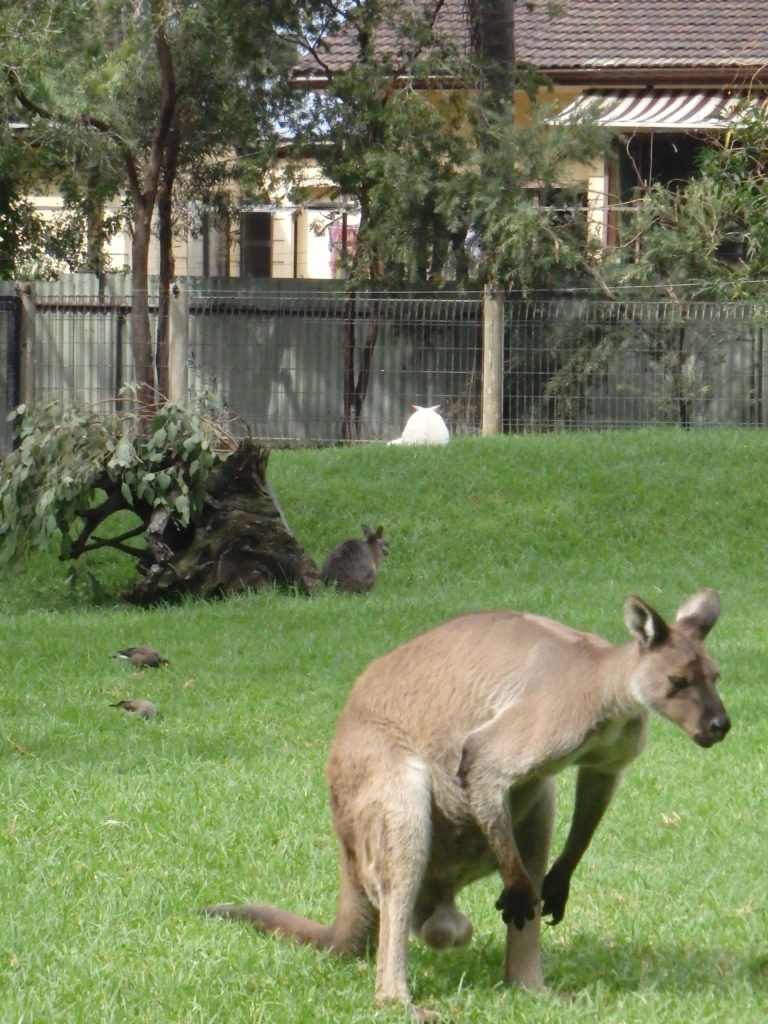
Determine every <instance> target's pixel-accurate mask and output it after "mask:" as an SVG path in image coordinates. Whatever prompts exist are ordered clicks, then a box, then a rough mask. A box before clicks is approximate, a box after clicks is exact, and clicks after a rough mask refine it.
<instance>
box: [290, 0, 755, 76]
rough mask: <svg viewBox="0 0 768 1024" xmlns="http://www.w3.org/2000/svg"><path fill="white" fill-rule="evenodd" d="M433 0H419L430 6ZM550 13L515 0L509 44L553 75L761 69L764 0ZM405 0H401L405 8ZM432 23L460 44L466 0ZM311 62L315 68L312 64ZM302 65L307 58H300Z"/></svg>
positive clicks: (342, 58)
mask: <svg viewBox="0 0 768 1024" xmlns="http://www.w3.org/2000/svg"><path fill="white" fill-rule="evenodd" d="M432 3H433V0H425V4H426V6H431V4H432ZM559 3H560V6H561V8H562V11H563V13H562V14H560V15H558V16H556V17H554V18H553V17H550V15H549V13H548V4H547V0H535V2H534V3H533V4H530V3H529V2H528V0H516V3H515V49H516V56H517V58H518V59H519V60H524V61H528V62H530V63H531V64H533V65H535V66H536V67H538V68H540V69H541V70H542V71H545V72H547V73H548V74H550V75H551V76H552V77H553V78H554V79H555V80H557V79H562V80H567V79H571V80H573V81H576V80H577V79H579V80H586V79H588V78H590V77H592V78H594V77H595V76H598V77H600V76H602V77H613V78H617V77H619V76H621V75H622V73H624V72H626V74H625V75H624V77H625V78H632V77H635V76H636V75H637V74H638V73H639V72H645V77H646V79H648V78H652V77H653V74H654V73H655V74H656V75H657V76H658V78H660V79H661V78H664V77H667V78H670V77H671V78H674V77H676V76H677V77H681V76H684V75H685V74H686V73H696V74H698V76H699V77H701V76H702V74H703V75H706V74H707V73H709V74H710V75H711V76H712V78H713V79H717V80H719V81H727V80H731V79H733V78H735V77H739V75H741V76H742V77H744V76H749V75H750V74H753V73H755V72H758V71H762V73H763V75H764V76H765V75H768V0H559ZM409 7H410V2H409V3H404V4H403V9H405V10H408V9H409ZM437 27H438V28H439V29H440V30H442V31H444V32H445V33H446V34H447V35H449V36H450V37H451V38H452V39H454V41H455V42H457V43H459V44H460V45H461V46H462V47H465V46H467V45H468V40H469V30H468V18H467V14H466V0H445V3H444V6H443V8H442V10H441V12H440V14H439V17H438V20H437ZM328 44H329V45H328V50H327V51H323V60H324V61H325V62H326V63H327V64H328V66H329V68H331V69H332V70H339V69H341V68H344V67H348V66H349V65H350V63H352V62H353V61H354V60H355V59H356V55H357V50H356V45H355V41H354V39H353V38H352V37H351V35H346V34H342V35H339V36H336V37H335V38H334V39H333V40H330V41H328ZM377 47H378V48H379V49H380V50H386V51H387V52H389V53H392V52H393V51H394V50H395V49H396V39H395V36H394V34H393V33H392V32H391V31H387V32H383V33H382V35H381V36H380V38H379V39H377ZM315 69H316V68H315ZM302 70H303V71H305V72H306V71H309V70H310V66H309V64H308V63H304V65H303V68H302Z"/></svg>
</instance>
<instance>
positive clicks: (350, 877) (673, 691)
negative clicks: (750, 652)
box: [204, 590, 730, 1020]
mask: <svg viewBox="0 0 768 1024" xmlns="http://www.w3.org/2000/svg"><path fill="white" fill-rule="evenodd" d="M719 613H720V600H719V598H718V596H717V594H716V593H715V592H714V591H712V590H702V591H699V592H698V593H696V594H694V595H693V596H691V597H689V598H688V599H687V600H686V601H685V602H684V603H683V604H682V605H681V607H680V609H679V611H678V613H677V617H676V619H675V621H674V623H673V624H672V625H669V626H668V625H667V624H666V623H665V622H664V620H663V619H662V618H661V616H660V615H659V614H658V613H657V612H655V611H654V610H653V609H652V608H651V607H650V606H649V605H647V604H646V603H645V602H644V601H643V600H641V599H640V598H639V597H635V596H630V597H629V598H628V599H627V602H626V606H625V612H624V618H625V622H626V624H627V627H628V628H629V631H630V633H631V634H632V636H633V639H632V640H630V641H629V642H627V643H624V644H622V645H619V646H614V645H613V644H611V643H609V642H608V641H606V640H603V639H601V638H600V637H598V636H595V635H593V634H591V633H583V632H580V631H578V630H575V629H571V628H570V627H568V626H564V625H562V624H560V623H558V622H554V621H552V620H550V619H546V618H542V617H540V616H538V615H529V614H521V613H519V612H514V611H488V612H478V613H475V614H470V615H464V616H462V617H460V618H456V619H452V620H451V621H449V622H445V623H443V624H442V625H440V626H437V627H435V628H434V629H430V630H429V631H428V632H426V633H422V634H421V635H420V636H417V637H415V638H414V639H412V640H410V641H408V642H407V643H405V644H403V645H402V646H400V647H398V648H396V649H395V650H393V651H391V652H390V653H389V654H386V655H384V656H383V657H381V658H378V659H377V660H375V661H373V662H372V663H371V664H370V665H369V666H368V667H367V668H366V669H365V671H364V672H363V673H362V675H361V676H360V677H359V678H358V680H357V682H356V683H355V685H354V687H353V688H352V692H351V694H350V697H349V701H348V703H347V705H346V707H345V708H344V710H343V711H342V713H341V716H340V718H339V721H338V726H337V729H336V735H335V737H334V740H333V744H332V746H331V752H330V756H329V758H328V763H327V767H326V774H327V777H328V782H329V784H330V790H331V807H332V810H333V823H334V828H335V831H336V835H337V838H338V842H339V855H340V859H341V888H340V894H339V904H338V913H337V915H336V919H335V920H334V921H333V923H332V924H330V925H327V926H326V925H322V924H319V923H317V922H314V921H310V920H308V919H307V918H304V917H301V916H299V915H298V914H294V913H291V912H289V911H286V910H280V909H277V908H274V907H265V906H244V907H243V906H229V905H223V906H218V907H210V908H208V909H207V910H205V911H204V913H207V914H210V915H217V916H226V917H237V918H242V919H246V920H248V921H250V922H252V923H253V924H254V925H256V926H257V927H258V928H259V929H260V930H262V931H270V932H278V933H280V934H282V935H283V936H287V937H289V938H291V939H294V940H295V941H298V942H308V943H313V944H314V945H316V946H319V947H321V948H324V949H329V950H333V951H335V952H338V953H349V954H362V953H363V952H364V951H365V949H366V946H367V944H368V942H369V940H372V943H373V944H376V931H377V928H378V943H377V949H378V952H377V969H376V1001H377V1002H378V1003H387V1002H391V1001H394V1002H398V1003H402V1004H405V1005H410V1010H411V1014H412V1015H413V1016H414V1017H416V1018H417V1019H420V1020H431V1019H434V1017H435V1014H433V1013H432V1012H430V1011H428V1010H423V1009H421V1008H419V1007H416V1006H412V1005H411V1004H410V997H409V992H408V983H407V955H408V936H409V933H410V932H411V930H413V931H415V932H416V933H417V934H418V935H419V936H420V937H421V938H422V939H423V940H424V941H425V942H427V943H429V944H430V945H432V946H434V947H437V948H444V947H447V946H454V945H461V944H463V943H467V942H469V940H470V938H471V936H472V924H471V922H470V921H469V920H468V919H467V918H466V917H465V916H464V915H463V914H462V913H461V912H460V911H459V910H458V909H457V907H456V904H455V897H456V893H457V892H458V891H459V890H460V889H462V888H463V887H464V886H465V885H467V884H469V883H470V882H473V881H474V880H475V879H478V878H481V877H483V876H485V875H488V874H490V873H491V872H493V871H494V870H499V871H500V872H501V877H502V881H503V891H502V893H501V896H500V898H499V900H498V903H497V907H498V908H499V909H500V910H501V911H502V916H503V918H504V920H505V922H507V924H508V930H507V952H506V964H505V975H504V977H505V981H506V982H507V983H513V982H516V983H520V984H522V985H525V986H529V987H534V988H537V987H540V986H541V985H542V973H541V954H540V936H539V931H540V920H541V917H542V916H551V919H552V922H553V923H556V922H558V921H560V920H561V919H562V917H563V913H564V910H565V905H566V901H567V899H568V891H569V885H570V880H571V876H572V874H573V872H574V870H575V868H576V865H577V864H578V863H579V861H580V860H581V857H582V855H583V853H584V851H585V850H586V848H587V845H588V844H589V841H590V839H591V838H592V835H593V833H594V831H595V828H596V827H597V825H598V823H599V821H600V819H601V818H602V816H603V812H604V811H605V809H606V808H607V806H608V804H609V803H610V800H611V798H612V796H613V794H614V792H615V790H616V786H617V783H618V781H619V778H620V776H621V774H622V771H623V770H624V768H625V767H626V765H627V764H629V762H630V761H632V760H633V758H635V757H637V755H638V754H639V753H640V751H641V750H642V748H643V746H644V744H645V739H646V732H647V723H648V712H649V709H653V710H654V711H657V712H658V713H659V714H660V715H662V716H663V717H664V718H667V719H669V720H670V721H672V722H675V723H676V724H677V725H679V726H680V727H681V728H682V729H683V730H684V731H685V732H686V733H687V734H688V735H689V736H690V737H691V739H692V740H694V741H695V742H696V743H697V744H699V746H702V747H709V746H711V745H712V744H714V743H717V742H719V741H720V740H722V739H723V738H724V736H725V735H726V733H727V732H728V730H729V728H730V720H729V718H728V715H727V713H726V710H725V708H724V706H723V704H722V702H721V700H720V698H719V696H718V694H717V691H716V689H715V682H716V680H717V678H718V674H719V672H718V668H717V665H716V664H715V662H714V661H713V660H712V658H711V657H710V656H709V654H708V653H707V651H706V650H705V648H704V644H703V640H704V637H705V636H706V635H707V633H708V632H709V630H710V629H711V628H712V626H713V625H714V624H715V622H716V621H717V618H718V616H719ZM569 765H576V766H578V776H577V781H576V801H575V807H574V813H573V820H572V823H571V827H570V832H569V835H568V838H567V840H566V843H565V847H564V849H563V851H562V853H561V854H560V856H559V857H558V858H557V859H556V860H555V862H554V864H553V865H552V867H551V868H550V869H549V872H548V873H547V863H548V859H549V850H550V842H551V837H552V826H553V819H554V813H555V796H554V776H555V775H557V773H558V772H560V771H562V770H563V769H564V768H566V767H568V766H569Z"/></svg>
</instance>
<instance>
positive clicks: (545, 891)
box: [541, 864, 571, 924]
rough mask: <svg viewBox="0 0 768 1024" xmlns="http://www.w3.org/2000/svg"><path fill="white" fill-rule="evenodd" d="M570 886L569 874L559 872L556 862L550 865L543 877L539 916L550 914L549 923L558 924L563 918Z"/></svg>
mask: <svg viewBox="0 0 768 1024" xmlns="http://www.w3.org/2000/svg"><path fill="white" fill-rule="evenodd" d="M570 887H571V877H570V875H569V874H566V873H561V872H559V871H558V869H557V864H554V865H553V866H552V870H551V871H550V872H549V874H548V875H547V877H546V878H545V879H544V885H543V887H542V897H543V900H544V904H543V906H542V908H541V916H542V917H550V916H551V918H552V920H551V921H550V924H559V923H560V921H562V920H563V915H564V914H565V904H566V903H567V902H568V892H569V890H570Z"/></svg>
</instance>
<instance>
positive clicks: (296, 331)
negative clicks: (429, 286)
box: [189, 291, 482, 442]
mask: <svg viewBox="0 0 768 1024" xmlns="http://www.w3.org/2000/svg"><path fill="white" fill-rule="evenodd" d="M189 367H190V373H189V388H190V393H191V394H192V395H193V396H198V397H199V396H200V395H202V394H203V393H207V394H213V395H215V396H216V398H217V399H218V402H219V403H220V404H221V405H222V406H223V407H224V408H225V409H226V410H227V411H228V412H229V413H231V414H232V415H234V416H235V417H237V418H239V419H240V420H241V421H242V422H243V423H245V424H247V425H248V428H249V429H250V430H251V431H252V432H253V433H254V434H256V435H257V436H259V437H261V438H263V439H265V440H268V441H312V442H333V441H338V440H339V439H341V438H343V437H352V438H354V439H357V440H379V439H383V438H386V439H390V438H394V437H397V436H399V434H400V431H401V428H402V425H403V423H404V422H405V419H407V417H408V415H409V414H410V412H411V411H412V406H413V405H422V406H432V405H439V406H440V408H441V412H442V414H443V415H444V416H445V417H446V419H447V420H448V422H449V423H450V425H451V429H452V430H453V432H454V433H476V432H477V431H478V430H479V424H480V384H481V375H482V374H481V371H482V299H481V297H480V296H479V295H478V294H474V295H446V294H442V295H439V296H435V295H414V294H411V295H407V296H405V295H391V294H378V293H360V294H357V295H354V296H350V295H347V294H345V293H343V292H339V291H336V292H335V293H328V292H325V293H312V292H302V293H298V294H296V293H288V294H286V293H280V292H277V293H267V294H262V295H260V296H258V297H256V296H247V295H231V294H222V293H218V294H202V293H195V294H193V295H192V296H191V298H190V304H189Z"/></svg>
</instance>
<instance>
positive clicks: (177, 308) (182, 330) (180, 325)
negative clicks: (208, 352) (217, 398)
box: [168, 283, 189, 405]
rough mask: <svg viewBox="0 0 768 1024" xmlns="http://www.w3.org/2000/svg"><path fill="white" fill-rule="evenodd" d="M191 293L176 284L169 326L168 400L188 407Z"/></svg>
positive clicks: (172, 292)
mask: <svg viewBox="0 0 768 1024" xmlns="http://www.w3.org/2000/svg"><path fill="white" fill-rule="evenodd" d="M188 353H189V291H188V290H187V288H181V287H180V286H179V285H178V284H176V283H174V284H173V286H172V288H171V309H170V318H169V324H168V392H169V394H168V398H169V399H170V401H171V402H178V404H179V405H186V404H187V400H188V398H189V395H188V391H189V363H188Z"/></svg>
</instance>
